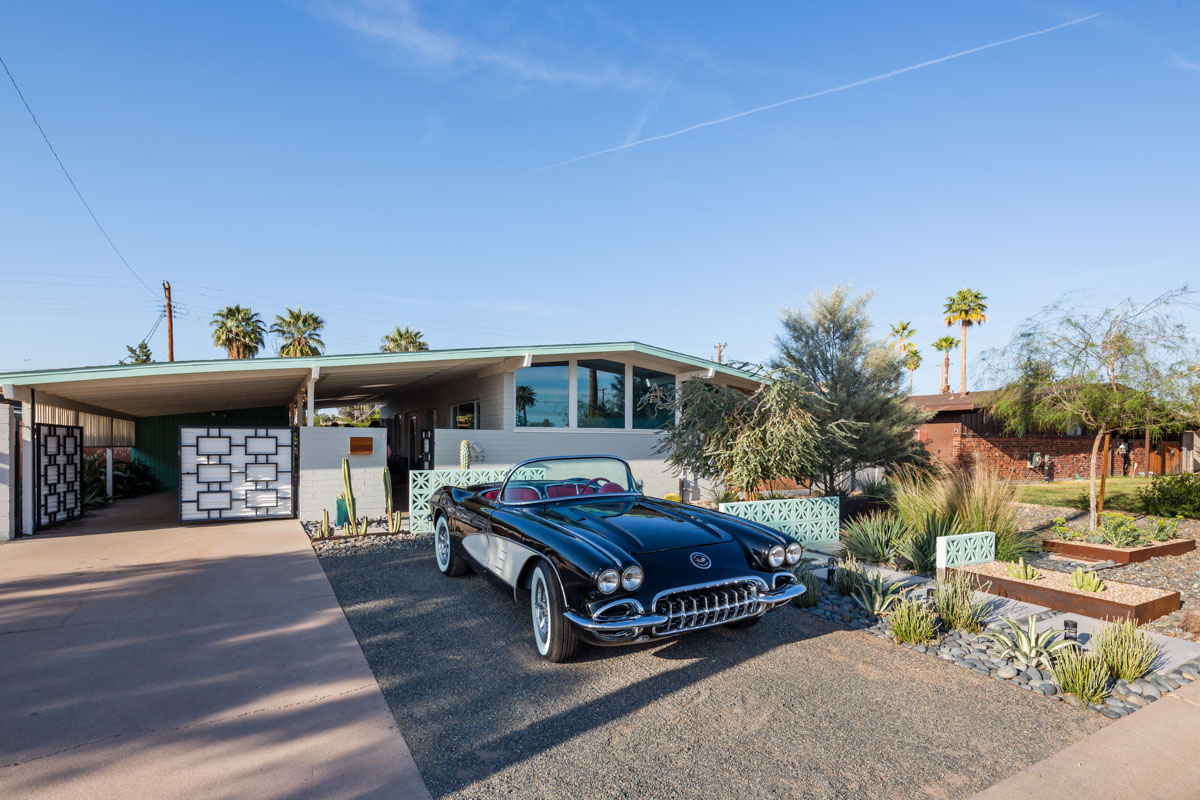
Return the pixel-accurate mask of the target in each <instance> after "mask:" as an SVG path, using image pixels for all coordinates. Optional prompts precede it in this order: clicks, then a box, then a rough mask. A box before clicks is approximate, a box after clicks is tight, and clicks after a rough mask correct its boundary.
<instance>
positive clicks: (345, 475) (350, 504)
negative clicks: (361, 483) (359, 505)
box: [342, 458, 367, 534]
mask: <svg viewBox="0 0 1200 800" xmlns="http://www.w3.org/2000/svg"><path fill="white" fill-rule="evenodd" d="M342 492H343V493H344V494H345V497H346V516H347V517H349V518H350V519H349V521H348V522H347V523H346V530H347V532H349V533H354V534H359V533H366V532H367V526H366V525H365V524H364V525H363V526H362V529H361V530H356V529H355V526H357V525H358V516H357V515H356V514H355V513H354V512H355V508H354V487H353V486H352V485H351V483H350V459H348V458H343V459H342ZM363 521H364V522H365V521H366V520H365V518H364V520H363Z"/></svg>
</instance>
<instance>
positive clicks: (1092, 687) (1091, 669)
mask: <svg viewBox="0 0 1200 800" xmlns="http://www.w3.org/2000/svg"><path fill="white" fill-rule="evenodd" d="M1051 669H1052V671H1053V672H1054V679H1055V680H1056V681H1058V685H1059V686H1060V687H1061V688H1062V690H1063V691H1064V692H1067V693H1068V694H1073V695H1075V696H1076V697H1078V698H1079V699H1080V700H1081V701H1083V702H1084V703H1099V702H1100V701H1102V700H1103V699H1104V698H1105V697H1107V696H1108V665H1107V664H1105V663H1104V659H1102V658H1100V657H1099V656H1098V655H1096V654H1095V653H1086V652H1084V651H1083V650H1081V649H1080V648H1078V647H1076V646H1074V645H1071V646H1069V647H1064V648H1062V650H1060V651H1059V652H1058V654H1057V657H1056V658H1055V659H1054V665H1053V666H1052V667H1051Z"/></svg>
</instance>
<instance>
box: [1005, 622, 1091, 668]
mask: <svg viewBox="0 0 1200 800" xmlns="http://www.w3.org/2000/svg"><path fill="white" fill-rule="evenodd" d="M1004 622H1005V624H1006V625H1008V627H1009V629H1010V632H1009V633H1003V632H995V633H988V632H985V633H984V634H983V635H984V636H986V637H987V638H989V639H991V640H992V641H993V642H995V643H996V644H998V645H1000V648H1001V650H1000V655H1001V656H1003V657H1005V658H1012V659H1015V660H1016V661H1018V662H1020V663H1021V664H1023V665H1024V666H1026V667H1038V668H1039V669H1051V668H1052V667H1053V660H1054V655H1055V654H1056V653H1059V652H1061V651H1062V650H1064V649H1065V648H1067V647H1071V646H1072V645H1071V643H1070V642H1068V641H1066V640H1065V639H1059V638H1058V634H1057V633H1056V632H1054V631H1052V630H1044V631H1042V632H1041V633H1038V631H1037V628H1036V625H1037V620H1036V619H1035V618H1034V615H1033V614H1030V615H1029V625H1028V627H1026V628H1022V627H1021V625H1020V623H1018V622H1017V621H1016V620H1015V619H1013V618H1012V617H1005V618H1004Z"/></svg>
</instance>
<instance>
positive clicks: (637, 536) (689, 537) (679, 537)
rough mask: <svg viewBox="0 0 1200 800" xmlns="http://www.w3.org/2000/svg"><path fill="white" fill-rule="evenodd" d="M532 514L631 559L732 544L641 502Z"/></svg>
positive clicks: (687, 518)
mask: <svg viewBox="0 0 1200 800" xmlns="http://www.w3.org/2000/svg"><path fill="white" fill-rule="evenodd" d="M531 513H535V514H536V515H537V516H538V517H540V518H542V519H544V520H546V521H547V522H551V523H554V524H555V525H561V526H563V527H566V528H569V529H571V530H573V531H576V532H577V533H579V534H580V535H582V536H584V537H585V538H586V537H590V536H595V537H599V538H601V539H604V540H607V541H609V542H612V543H613V544H614V545H616V546H617V547H619V548H621V549H622V550H624V551H625V552H626V553H629V554H630V555H639V554H644V553H656V552H659V551H661V550H677V549H679V548H682V547H703V546H704V545H710V544H718V543H720V542H730V541H733V537H732V536H730V535H729V534H728V533H725V532H724V531H721V530H719V529H718V528H716V527H714V526H712V525H709V524H707V523H706V522H704V521H702V520H700V519H698V518H696V517H694V516H692V515H690V514H687V513H686V512H681V511H675V510H673V509H668V508H665V507H664V506H662V505H658V504H651V503H648V502H646V501H644V500H641V499H638V500H629V499H622V500H599V499H597V500H577V501H565V502H558V503H549V504H547V505H545V506H543V507H541V508H540V509H539V510H538V511H536V512H531Z"/></svg>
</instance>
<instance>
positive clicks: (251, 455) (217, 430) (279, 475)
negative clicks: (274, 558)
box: [179, 425, 296, 522]
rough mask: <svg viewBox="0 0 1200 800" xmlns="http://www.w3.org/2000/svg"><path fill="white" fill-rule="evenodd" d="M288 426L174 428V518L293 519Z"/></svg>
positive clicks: (290, 431) (292, 462)
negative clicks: (176, 479)
mask: <svg viewBox="0 0 1200 800" xmlns="http://www.w3.org/2000/svg"><path fill="white" fill-rule="evenodd" d="M295 443H296V434H295V430H294V429H293V428H256V427H252V426H228V425H226V426H221V427H199V426H183V427H181V428H180V429H179V519H180V520H182V521H183V522H202V521H213V520H235V519H251V518H258V517H294V516H295V515H296V514H295V503H294V497H295V485H294V480H293V478H294V476H295V447H296V444H295Z"/></svg>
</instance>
